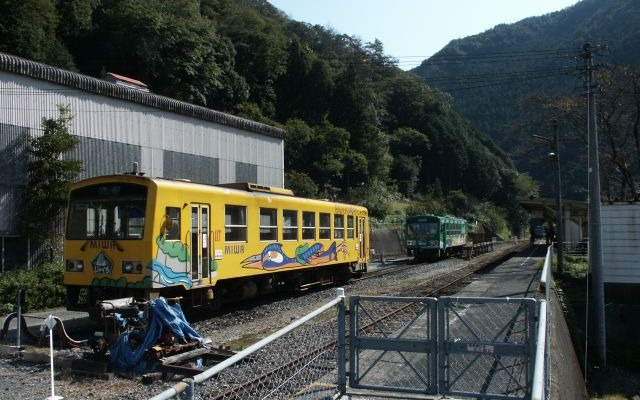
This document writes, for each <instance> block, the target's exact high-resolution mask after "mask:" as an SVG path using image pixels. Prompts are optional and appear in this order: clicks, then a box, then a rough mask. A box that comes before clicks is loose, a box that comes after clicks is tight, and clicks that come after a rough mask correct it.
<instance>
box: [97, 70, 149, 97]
mask: <svg viewBox="0 0 640 400" xmlns="http://www.w3.org/2000/svg"><path fill="white" fill-rule="evenodd" d="M104 79H105V80H106V81H107V82H111V83H115V84H116V85H120V86H124V87H128V88H129V89H136V90H141V91H143V92H148V91H149V88H148V87H147V85H146V84H144V83H143V82H140V81H138V80H135V79H132V78H128V77H126V76H122V75H117V74H114V73H112V72H107V76H105V78H104Z"/></svg>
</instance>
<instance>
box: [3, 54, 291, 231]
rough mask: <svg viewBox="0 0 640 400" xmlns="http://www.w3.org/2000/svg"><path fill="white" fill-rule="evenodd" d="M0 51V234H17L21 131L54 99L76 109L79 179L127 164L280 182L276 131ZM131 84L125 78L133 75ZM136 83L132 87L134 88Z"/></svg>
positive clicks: (32, 131)
mask: <svg viewBox="0 0 640 400" xmlns="http://www.w3.org/2000/svg"><path fill="white" fill-rule="evenodd" d="M122 80H125V81H126V78H124V77H121V76H118V75H115V74H112V75H110V76H109V81H107V80H102V79H96V78H92V77H89V76H86V75H81V74H77V73H74V72H70V71H66V70H62V69H59V68H54V67H51V66H48V65H44V64H40V63H36V62H33V61H29V60H26V59H23V58H19V57H15V56H11V55H8V54H3V53H0V154H1V157H0V236H10V235H15V234H17V218H18V215H17V213H16V208H15V204H16V201H17V200H18V199H19V193H20V191H21V189H22V188H23V187H24V184H25V182H26V160H25V157H24V150H25V148H26V143H27V142H26V138H27V135H34V136H38V135H40V134H41V133H42V128H41V122H42V119H43V118H57V117H58V116H59V113H58V105H68V106H70V110H71V112H72V114H73V115H74V119H73V120H72V122H71V129H70V130H71V133H72V134H74V135H75V136H76V137H77V138H78V139H79V146H78V148H77V151H76V153H75V154H72V155H70V157H72V158H74V159H80V160H83V166H84V172H83V174H82V176H81V178H86V177H91V176H96V175H103V174H110V173H119V172H125V171H129V170H130V169H131V166H132V164H133V162H138V163H139V165H140V170H141V171H142V172H145V173H146V174H147V175H151V176H162V177H167V178H184V179H190V180H192V181H196V182H203V183H210V184H218V183H231V182H255V183H258V184H262V185H267V186H276V187H283V186H284V160H283V146H284V131H283V130H282V129H279V128H275V127H272V126H268V125H265V124H261V123H257V122H254V121H250V120H246V119H243V118H239V117H235V116H233V115H229V114H225V113H222V112H218V111H214V110H211V109H207V108H205V107H200V106H196V105H193V104H189V103H185V102H182V101H178V100H174V99H171V98H168V97H164V96H159V95H155V94H153V93H149V91H148V90H145V87H144V86H143V84H141V83H140V82H137V81H134V80H129V81H128V82H124V84H119V83H118V81H122ZM132 83H133V84H132ZM136 86H138V87H139V88H136Z"/></svg>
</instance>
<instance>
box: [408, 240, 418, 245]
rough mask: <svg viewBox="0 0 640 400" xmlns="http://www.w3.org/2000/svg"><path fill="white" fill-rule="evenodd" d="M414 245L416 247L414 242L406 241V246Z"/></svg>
mask: <svg viewBox="0 0 640 400" xmlns="http://www.w3.org/2000/svg"><path fill="white" fill-rule="evenodd" d="M415 245H416V241H415V240H407V246H415Z"/></svg>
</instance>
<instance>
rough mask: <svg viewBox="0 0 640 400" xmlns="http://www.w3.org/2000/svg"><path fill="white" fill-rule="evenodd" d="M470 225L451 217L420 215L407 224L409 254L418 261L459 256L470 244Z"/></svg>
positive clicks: (410, 218) (406, 237) (406, 235)
mask: <svg viewBox="0 0 640 400" xmlns="http://www.w3.org/2000/svg"><path fill="white" fill-rule="evenodd" d="M468 229H469V228H468V224H467V221H466V220H465V219H463V218H458V217H454V216H451V215H418V216H413V217H408V218H407V220H406V224H405V240H406V246H407V254H408V255H409V256H411V257H414V258H415V259H416V260H428V259H430V260H434V259H440V258H445V257H451V256H456V255H458V254H459V253H460V252H461V251H462V248H463V247H464V246H465V245H466V244H467V242H468V235H467V233H468Z"/></svg>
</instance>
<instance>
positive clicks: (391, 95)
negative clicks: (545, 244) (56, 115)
mask: <svg viewBox="0 0 640 400" xmlns="http://www.w3.org/2000/svg"><path fill="white" fill-rule="evenodd" d="M0 51H2V52H6V53H10V54H14V55H17V56H21V57H25V58H28V59H32V60H36V61H39V62H44V63H48V64H51V65H54V66H58V67H62V68H66V69H70V70H74V71H77V72H80V73H83V74H87V75H91V76H95V77H104V75H105V74H106V73H107V72H113V73H116V74H121V75H126V76H129V77H131V78H134V79H138V80H141V81H143V82H144V83H146V84H147V85H148V87H149V88H150V90H151V91H152V92H154V93H157V94H161V95H166V96H170V97H173V98H176V99H181V100H184V101H188V102H192V103H195V104H199V105H204V106H207V107H210V108H214V109H217V110H220V111H225V112H229V113H232V114H235V115H239V116H243V117H246V118H250V119H253V120H257V121H261V122H265V123H268V124H273V125H277V126H281V127H284V128H285V130H286V140H285V169H286V176H285V182H286V185H287V186H288V187H290V188H292V189H293V190H294V191H295V192H296V193H297V194H299V195H305V196H314V197H324V198H327V197H331V198H337V199H346V200H349V201H355V202H361V203H364V204H366V205H367V206H368V207H369V208H370V210H371V212H372V214H373V215H374V216H375V217H378V218H384V217H385V216H386V215H387V214H388V213H389V204H390V202H391V201H392V200H394V199H396V200H399V199H404V200H406V201H412V202H413V206H411V207H412V209H411V212H452V213H457V214H459V215H467V216H469V217H473V218H483V215H482V214H484V215H485V216H486V215H487V214H496V213H498V214H503V215H506V214H508V215H509V218H510V220H511V223H512V225H513V226H518V225H519V223H520V222H522V221H521V220H518V212H519V210H518V205H517V202H516V201H515V199H516V197H517V196H521V195H528V194H530V193H531V192H535V191H536V189H537V188H536V185H535V184H534V183H533V181H532V180H531V179H530V178H528V176H527V175H523V174H518V173H517V171H516V170H515V169H514V167H513V165H512V163H511V161H510V160H509V158H508V157H507V156H506V155H505V154H504V153H503V152H502V151H501V150H500V149H499V148H498V147H497V146H496V145H495V144H494V143H493V142H492V141H491V140H490V139H489V138H488V137H487V136H486V135H484V134H483V133H482V132H481V131H479V130H478V129H476V128H474V127H473V126H472V125H471V124H470V123H469V122H468V121H467V120H465V119H464V118H462V117H461V116H460V115H459V114H457V113H456V112H455V111H454V110H453V108H452V104H454V99H453V98H452V97H451V96H449V95H446V94H442V93H441V92H439V91H437V90H434V89H433V88H432V87H430V86H429V85H428V84H426V83H425V82H424V80H422V79H420V78H419V77H418V76H416V75H415V74H412V73H409V72H405V71H402V70H400V69H399V68H398V67H397V64H396V60H393V59H390V58H389V57H388V56H387V55H385V53H384V48H383V44H382V43H380V42H374V43H363V42H362V41H361V40H359V39H358V38H356V37H350V36H346V35H343V34H339V33H337V32H334V31H331V30H328V29H326V28H324V27H321V26H311V25H308V24H305V23H300V22H296V21H293V20H290V19H289V18H288V17H286V16H285V15H284V14H283V13H282V12H280V11H279V10H277V9H276V8H274V7H273V6H271V5H270V4H269V3H268V2H267V1H265V0H199V1H196V0H176V1H164V0H144V1H143V0H69V1H55V0H24V1H22V0H20V1H18V0H9V1H6V0H5V1H0ZM71 112H73V110H71ZM496 207H498V208H496Z"/></svg>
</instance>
